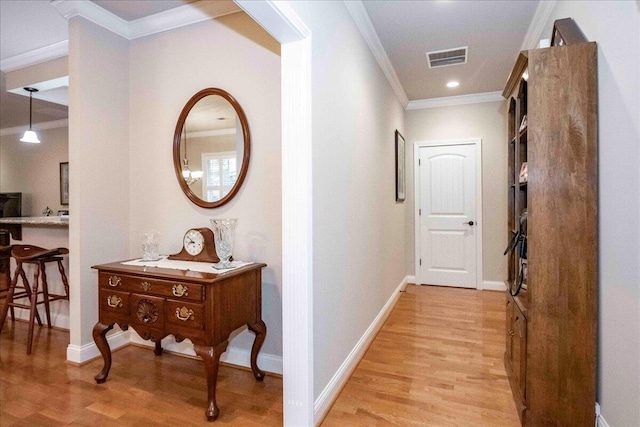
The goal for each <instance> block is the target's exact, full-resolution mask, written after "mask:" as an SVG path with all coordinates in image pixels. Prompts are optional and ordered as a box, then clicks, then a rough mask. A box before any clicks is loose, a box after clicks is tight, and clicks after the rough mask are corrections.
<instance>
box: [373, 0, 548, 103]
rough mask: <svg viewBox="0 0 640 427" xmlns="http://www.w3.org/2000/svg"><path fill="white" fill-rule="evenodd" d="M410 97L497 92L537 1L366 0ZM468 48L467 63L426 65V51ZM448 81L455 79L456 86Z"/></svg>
mask: <svg viewBox="0 0 640 427" xmlns="http://www.w3.org/2000/svg"><path fill="white" fill-rule="evenodd" d="M364 6H365V8H366V11H367V12H368V14H369V17H370V19H371V22H372V23H373V26H374V27H375V30H376V32H377V33H378V37H379V38H380V41H381V42H382V46H383V47H384V50H385V51H386V53H387V56H388V57H389V60H390V61H391V64H392V65H393V68H394V70H395V72H396V74H397V76H398V79H399V80H400V83H401V84H402V87H403V88H404V91H405V92H406V94H407V97H408V98H409V100H419V99H429V98H438V97H444V96H454V95H466V94H474V93H484V92H494V91H501V90H502V89H503V88H504V85H505V83H506V81H507V78H508V77H509V72H510V71H511V68H512V67H513V63H514V62H515V60H516V58H517V56H518V52H519V51H520V47H521V45H522V42H523V40H524V37H525V34H526V33H527V30H528V29H529V24H530V23H531V21H532V19H533V15H534V13H535V11H536V7H537V6H538V1H537V0H536V1H525V0H519V1H489V0H483V1H365V2H364ZM463 46H469V57H468V61H467V63H466V64H463V65H453V66H447V67H442V68H435V69H430V68H429V66H428V64H427V57H426V52H430V51H438V50H445V49H452V48H457V47H463ZM449 80H456V81H459V82H460V86H458V87H457V88H455V89H449V88H447V87H446V83H447V82H448V81H449Z"/></svg>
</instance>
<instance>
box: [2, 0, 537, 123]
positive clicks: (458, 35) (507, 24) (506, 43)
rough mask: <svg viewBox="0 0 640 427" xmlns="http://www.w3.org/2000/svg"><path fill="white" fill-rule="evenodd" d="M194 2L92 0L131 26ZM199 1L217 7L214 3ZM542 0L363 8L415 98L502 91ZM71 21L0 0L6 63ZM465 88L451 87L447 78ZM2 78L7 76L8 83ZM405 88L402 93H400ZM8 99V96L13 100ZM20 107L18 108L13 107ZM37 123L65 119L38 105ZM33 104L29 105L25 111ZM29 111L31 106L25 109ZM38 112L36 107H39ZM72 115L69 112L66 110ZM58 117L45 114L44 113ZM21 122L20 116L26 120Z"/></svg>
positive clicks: (31, 0)
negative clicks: (455, 60)
mask: <svg viewBox="0 0 640 427" xmlns="http://www.w3.org/2000/svg"><path fill="white" fill-rule="evenodd" d="M194 1H195V0H153V1H150V0H127V1H122V0H92V2H93V3H94V4H96V5H98V6H100V7H102V8H104V9H106V10H108V11H109V12H111V13H113V14H115V15H116V16H118V17H119V18H121V19H123V20H125V21H132V20H137V19H140V18H145V17H148V16H150V15H154V14H156V13H160V12H166V11H167V10H170V9H173V8H176V7H180V6H183V5H185V4H188V3H193V2H194ZM205 1H206V2H207V3H205V2H204V1H201V2H199V4H213V3H210V0H205ZM538 3H539V2H538V0H535V1H529V0H517V1H516V0H511V1H506V0H505V1H494V0H482V1H453V0H449V1H447V0H437V1H426V0H423V1H369V0H367V1H364V2H363V3H362V4H363V7H364V9H363V10H365V11H366V13H365V15H368V19H370V21H371V23H372V24H373V27H374V29H375V32H376V33H377V36H378V38H379V40H380V42H381V44H382V47H383V48H384V50H385V51H386V55H387V56H388V58H389V60H390V62H391V65H392V66H393V69H394V70H395V73H396V75H397V77H398V79H399V82H400V84H401V86H402V89H404V92H405V93H406V95H407V97H408V98H409V100H421V99H430V98H438V97H447V96H456V95H466V94H476V93H486V92H495V91H501V90H502V88H503V87H504V84H505V82H506V79H507V77H508V76H509V72H510V70H511V67H512V65H513V62H514V61H515V59H516V57H517V54H518V51H519V50H520V47H521V46H522V42H523V40H524V38H525V34H526V32H527V30H528V29H529V25H530V23H531V22H532V19H533V17H534V14H535V12H536V8H537V6H538ZM68 37H69V32H68V23H67V20H66V19H65V18H63V17H62V16H61V15H60V13H59V12H58V11H57V10H56V8H55V7H53V6H52V5H51V3H50V2H49V1H47V0H0V61H1V60H5V59H7V58H12V57H15V56H16V55H21V54H24V53H26V52H31V51H33V50H35V49H39V48H43V47H46V46H50V45H53V44H56V43H58V44H59V43H60V42H63V41H65V40H67V39H68ZM461 46H469V59H468V62H467V64H464V65H455V66H449V67H443V68H440V69H429V68H428V65H427V60H426V55H425V53H426V52H427V51H432V50H442V49H449V48H455V47H461ZM454 79H455V80H458V81H459V82H460V86H459V87H458V88H456V89H449V88H447V87H446V86H445V84H446V82H447V81H449V80H454ZM3 81H4V78H3ZM402 89H401V90H400V92H402ZM9 95H10V96H9ZM0 102H1V103H2V106H1V111H2V118H1V119H0V127H1V128H5V127H7V126H18V125H24V124H25V123H26V122H25V120H28V116H27V117H26V119H25V118H24V117H25V113H24V111H28V99H27V98H25V97H21V96H18V95H12V94H7V93H6V92H5V91H4V87H2V93H1V94H0ZM14 102H16V103H18V104H19V105H16V107H15V108H14V107H13V106H12V105H13V103H14ZM40 102H41V101H38V102H35V101H34V107H35V106H36V105H38V106H39V107H42V108H39V109H40V110H41V111H40V113H38V112H37V110H36V114H35V115H34V122H37V121H38V119H40V120H56V119H59V118H60V117H59V115H60V109H58V111H52V110H51V109H53V110H55V109H56V105H55V104H50V105H46V104H40ZM25 105H27V107H25ZM25 108H26V109H25ZM34 110H35V108H34ZM62 110H64V111H66V107H64V106H63V107H62ZM47 111H48V112H49V113H52V114H51V115H47V114H46V112H47ZM21 117H22V118H21Z"/></svg>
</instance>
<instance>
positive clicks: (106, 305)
mask: <svg viewBox="0 0 640 427" xmlns="http://www.w3.org/2000/svg"><path fill="white" fill-rule="evenodd" d="M100 311H101V312H102V313H105V314H107V313H108V314H112V315H113V314H116V315H118V316H128V315H129V293H127V292H118V291H113V290H111V289H100Z"/></svg>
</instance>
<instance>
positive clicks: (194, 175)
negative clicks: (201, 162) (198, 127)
mask: <svg viewBox="0 0 640 427" xmlns="http://www.w3.org/2000/svg"><path fill="white" fill-rule="evenodd" d="M183 129H184V159H182V177H183V178H184V180H185V182H186V183H187V185H188V186H189V187H191V186H192V185H193V184H195V183H196V182H198V181H200V179H202V175H203V173H202V171H193V172H192V171H191V169H189V159H188V158H187V124H186V123H185V124H184V126H183Z"/></svg>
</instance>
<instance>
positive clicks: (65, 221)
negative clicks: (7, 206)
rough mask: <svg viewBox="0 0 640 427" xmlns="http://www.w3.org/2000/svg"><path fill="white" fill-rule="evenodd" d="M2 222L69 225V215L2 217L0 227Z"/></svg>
mask: <svg viewBox="0 0 640 427" xmlns="http://www.w3.org/2000/svg"><path fill="white" fill-rule="evenodd" d="M2 224H14V225H18V224H19V225H26V226H28V225H41V226H52V227H68V226H69V217H68V216H66V217H61V216H21V217H13V218H0V228H2Z"/></svg>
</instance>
